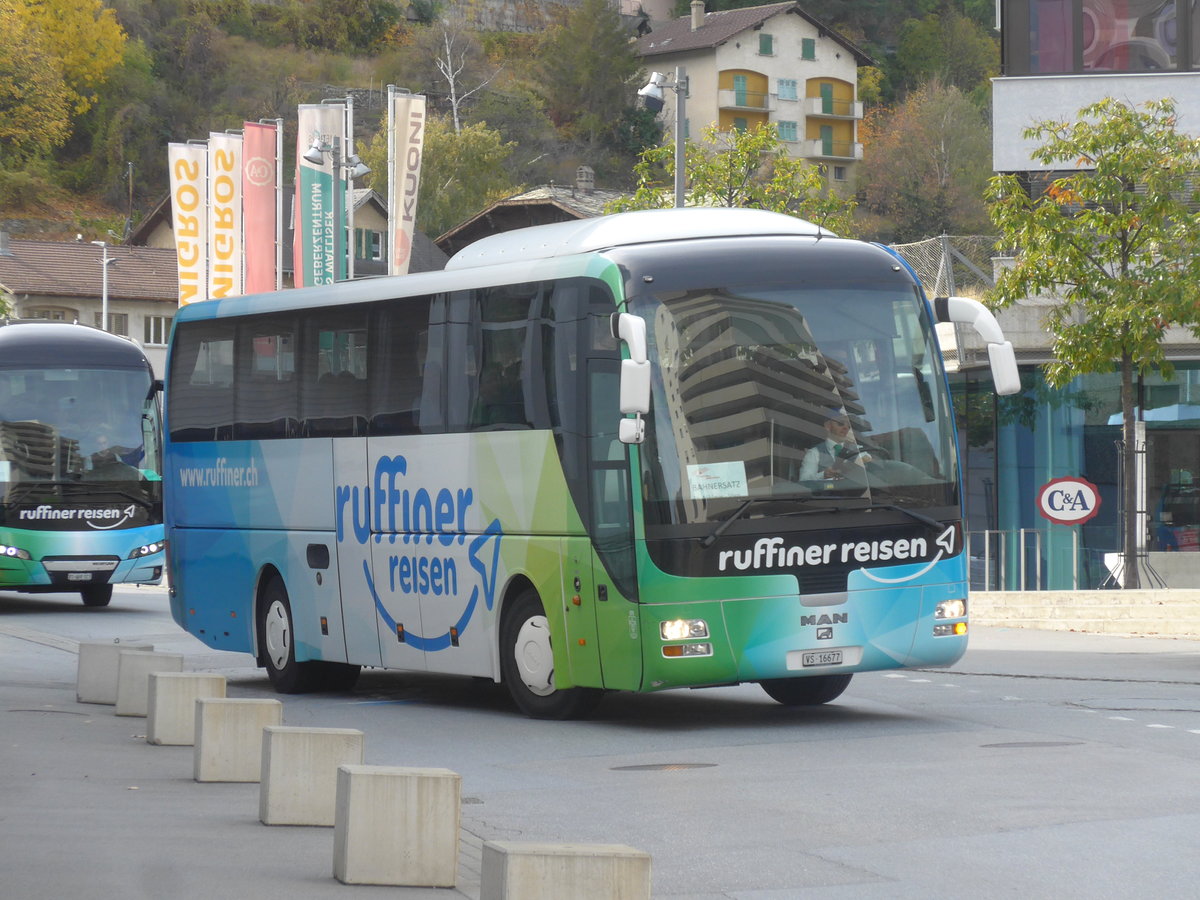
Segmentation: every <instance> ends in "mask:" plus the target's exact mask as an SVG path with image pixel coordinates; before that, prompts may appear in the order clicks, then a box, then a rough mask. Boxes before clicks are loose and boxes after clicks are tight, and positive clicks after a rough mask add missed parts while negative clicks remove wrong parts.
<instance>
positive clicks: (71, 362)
mask: <svg viewBox="0 0 1200 900" xmlns="http://www.w3.org/2000/svg"><path fill="white" fill-rule="evenodd" d="M91 366H118V367H121V368H139V369H141V368H144V369H146V370H147V371H149V370H150V363H149V361H148V360H147V359H146V354H144V353H143V352H142V350H141V348H140V347H138V345H137V344H135V343H134V342H133V341H131V340H128V339H127V338H123V337H119V336H118V335H115V334H109V333H108V332H107V331H101V330H100V329H99V328H94V327H92V326H91V325H82V324H79V323H77V322H52V321H49V320H47V319H0V368H29V367H33V368H40V369H42V368H58V369H73V368H88V367H91Z"/></svg>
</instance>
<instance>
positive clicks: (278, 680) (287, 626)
mask: <svg viewBox="0 0 1200 900" xmlns="http://www.w3.org/2000/svg"><path fill="white" fill-rule="evenodd" d="M295 639H296V631H295V626H294V624H293V621H292V605H291V603H290V602H289V600H288V593H287V588H286V587H284V584H283V579H281V578H279V577H274V578H272V579H271V581H270V582H269V583H268V584H267V587H266V590H265V591H263V599H262V603H260V604H259V607H258V652H259V660H260V661H261V663H262V665H264V666H265V667H266V669H267V677H268V678H270V679H271V684H272V685H273V686H274V687H275V690H277V691H279V693H281V694H304V693H308V692H309V691H322V690H324V691H340V690H349V689H350V688H352V687H353V686H354V682H355V681H357V680H358V672H359V667H358V666H351V665H347V664H346V663H333V662H318V661H309V662H297V661H296V643H295Z"/></svg>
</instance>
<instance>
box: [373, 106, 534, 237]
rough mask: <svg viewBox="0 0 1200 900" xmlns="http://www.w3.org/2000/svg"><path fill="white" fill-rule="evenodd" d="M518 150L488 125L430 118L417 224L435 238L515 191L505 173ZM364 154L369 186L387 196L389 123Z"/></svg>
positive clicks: (426, 133)
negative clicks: (457, 127) (460, 124)
mask: <svg viewBox="0 0 1200 900" xmlns="http://www.w3.org/2000/svg"><path fill="white" fill-rule="evenodd" d="M514 148H515V145H514V144H511V143H505V142H504V141H503V140H502V139H501V137H500V134H499V132H497V131H495V130H493V129H491V128H488V127H487V125H485V124H483V123H479V124H476V125H464V126H463V127H462V129H461V130H459V131H455V130H454V126H453V125H452V124H451V122H450V120H449V119H448V118H446V117H445V116H430V117H429V118H428V119H427V120H426V123H425V145H424V153H423V161H422V163H421V186H420V194H419V197H418V200H417V227H418V228H419V229H421V230H422V231H423V232H425V234H427V235H429V236H430V237H431V238H436V237H438V236H439V235H441V234H444V233H445V232H447V231H449V230H450V229H451V228H453V227H454V226H455V225H457V224H459V223H460V222H462V221H464V220H465V219H467V218H468V217H469V216H473V215H475V213H477V212H479V211H480V210H482V209H483V208H484V207H486V206H488V205H489V204H490V203H493V202H494V201H496V200H500V199H502V198H504V197H508V196H511V195H512V194H514V193H516V192H517V190H518V188H517V187H516V186H514V185H513V183H512V182H511V181H510V180H509V178H508V175H507V174H506V172H505V163H506V161H507V159H508V157H509V155H510V154H511V153H512V152H513V149H514ZM362 157H363V161H364V162H366V164H367V165H368V166H370V167H371V174H370V175H369V176H367V186H368V187H373V188H375V190H377V191H379V192H380V193H381V194H385V193H386V192H387V128H386V127H385V128H381V129H380V130H379V132H378V133H377V134H376V135H375V138H374V139H373V140H372V141H371V145H370V147H368V148H367V150H365V151H364V152H362Z"/></svg>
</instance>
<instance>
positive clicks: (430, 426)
mask: <svg viewBox="0 0 1200 900" xmlns="http://www.w3.org/2000/svg"><path fill="white" fill-rule="evenodd" d="M433 308H434V304H433V298H432V297H406V298H403V299H400V300H392V301H389V302H387V303H386V304H384V305H383V306H382V307H381V308H380V309H378V310H376V311H375V313H374V318H373V321H372V327H371V338H372V344H371V348H372V351H373V352H372V355H371V364H370V367H369V370H368V371H369V373H370V383H371V394H370V407H369V416H370V433H371V434H377V435H384V434H418V433H420V432H425V433H431V432H436V431H439V430H441V429H440V422H441V415H440V412H439V410H438V408H437V406H438V403H439V402H440V397H439V392H436V391H431V392H429V394H428V399H427V400H426V399H425V398H423V396H422V384H423V382H424V380H425V378H426V377H427V376H426V373H427V372H428V373H429V374H428V378H429V381H430V383H431V384H432V383H434V382H438V383H440V377H439V373H438V371H437V368H438V359H440V354H434V356H433V357H431V356H430V350H429V345H430V316H431V314H432V310H433ZM441 308H443V307H442V306H441V305H440V304H439V305H438V309H441ZM439 333H440V332H439Z"/></svg>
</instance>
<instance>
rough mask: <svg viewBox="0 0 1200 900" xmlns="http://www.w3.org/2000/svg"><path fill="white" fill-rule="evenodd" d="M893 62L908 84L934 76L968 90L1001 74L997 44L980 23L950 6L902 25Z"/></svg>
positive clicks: (970, 90)
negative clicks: (894, 61)
mask: <svg viewBox="0 0 1200 900" xmlns="http://www.w3.org/2000/svg"><path fill="white" fill-rule="evenodd" d="M896 66H897V68H898V70H899V74H900V76H901V78H902V80H903V82H904V83H905V84H906V85H907V86H908V87H910V88H912V87H916V86H917V85H921V84H924V83H926V82H927V81H929V80H931V79H937V80H938V81H940V82H942V83H944V84H949V85H953V86H954V87H956V88H958V89H959V90H960V91H962V92H963V93H964V94H970V93H971V92H972V91H974V90H975V89H976V88H977V87H979V86H980V85H981V84H987V83H988V79H990V78H991V77H992V76H994V75H998V74H1000V46H999V43H998V42H997V41H996V39H995V38H994V37H992V36H991V35H990V34H989V33H988V32H987V31H985V30H984V29H983V28H982V27H981V26H980V25H978V24H976V23H975V22H973V21H972V20H971V19H969V18H967V17H966V16H964V15H963V14H962V13H960V12H959V11H958V10H956V9H954V8H953V7H950V8H948V9H944V10H942V11H941V12H939V13H936V14H931V15H927V16H924V17H922V18H920V19H909V20H908V21H906V22H905V23H904V25H903V26H901V28H900V40H899V43H898V45H897V47H896Z"/></svg>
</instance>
